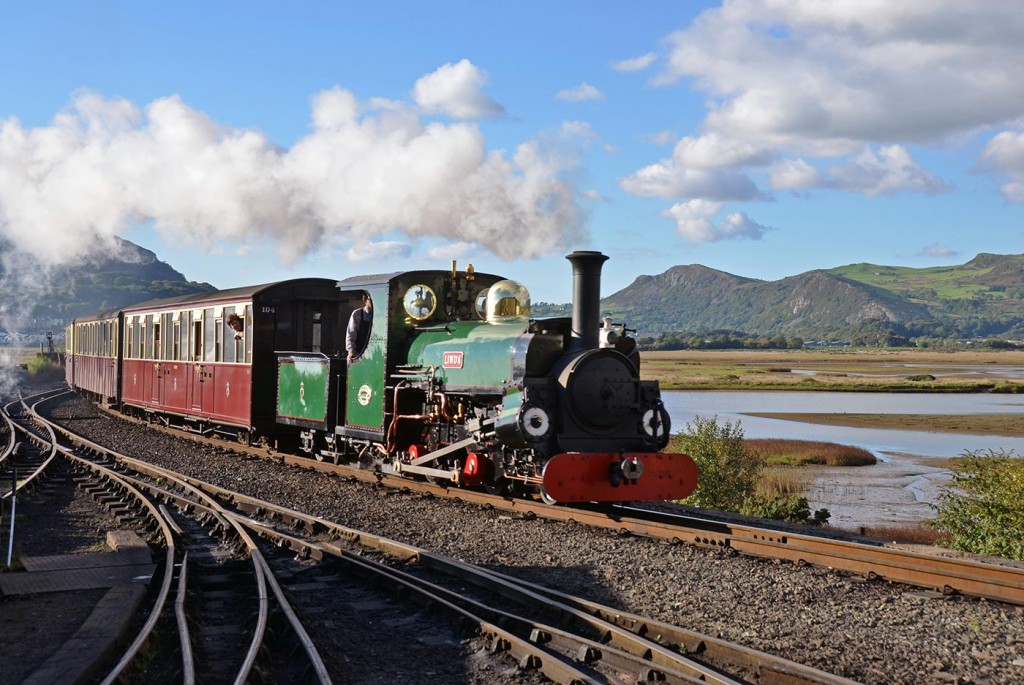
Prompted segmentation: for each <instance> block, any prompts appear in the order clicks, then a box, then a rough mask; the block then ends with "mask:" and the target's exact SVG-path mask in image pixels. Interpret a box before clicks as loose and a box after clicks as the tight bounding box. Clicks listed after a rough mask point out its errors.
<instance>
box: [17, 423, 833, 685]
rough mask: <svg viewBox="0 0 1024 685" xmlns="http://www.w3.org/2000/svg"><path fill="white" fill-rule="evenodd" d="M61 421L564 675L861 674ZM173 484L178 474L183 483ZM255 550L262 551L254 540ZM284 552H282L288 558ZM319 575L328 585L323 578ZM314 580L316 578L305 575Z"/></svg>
mask: <svg viewBox="0 0 1024 685" xmlns="http://www.w3.org/2000/svg"><path fill="white" fill-rule="evenodd" d="M37 419H38V420H39V421H43V419H42V418H41V417H37ZM58 430H61V432H63V433H64V434H65V437H66V438H67V439H69V440H71V441H73V442H74V443H75V444H76V445H77V446H78V449H79V451H85V452H89V453H92V454H93V455H95V456H94V457H93V459H96V460H100V461H102V462H104V463H108V464H109V468H112V469H116V470H117V471H120V472H131V473H133V474H137V475H132V476H131V477H130V480H131V482H132V485H133V486H134V487H137V488H140V489H145V490H147V491H149V492H150V493H151V494H152V495H158V496H159V497H161V498H162V499H164V500H167V501H172V502H174V504H175V505H176V506H177V507H179V508H195V509H197V510H200V511H202V512H204V513H205V514H206V515H208V516H210V517H212V518H214V519H215V520H216V521H217V522H218V523H219V527H220V528H227V527H229V526H230V527H234V528H236V529H240V530H247V531H251V532H253V533H257V534H259V535H260V536H261V537H262V538H264V539H267V540H269V541H271V544H272V545H273V546H274V547H275V548H278V549H280V548H284V549H288V550H290V551H291V553H292V556H294V555H296V554H297V555H298V556H300V557H302V558H310V559H314V560H316V561H318V562H323V563H328V562H329V563H330V566H329V569H336V568H343V569H344V572H345V576H346V577H352V576H360V577H365V578H369V579H372V583H373V584H374V585H376V586H378V587H386V588H389V589H390V591H391V592H393V593H394V594H395V595H396V596H401V597H403V598H404V601H411V602H413V603H415V604H417V605H419V606H421V607H429V608H430V609H431V611H443V612H445V613H446V614H447V615H449V616H451V617H452V618H453V619H454V620H456V621H458V622H460V623H462V624H464V625H468V626H470V627H471V628H472V631H473V632H475V633H477V634H478V635H480V636H483V637H484V638H485V639H486V643H487V645H488V649H489V650H490V651H492V652H497V653H504V652H507V653H509V654H511V655H512V656H513V657H514V658H515V660H516V663H517V664H518V665H519V666H520V667H521V668H527V669H536V670H537V671H539V672H541V673H543V675H544V676H546V677H547V678H549V679H551V680H553V681H554V682H559V683H609V682H611V683H619V682H632V681H635V680H637V679H640V680H664V681H667V682H680V683H687V682H716V683H735V682H788V683H850V682H852V681H849V680H847V679H844V678H840V677H837V676H833V675H830V674H828V673H825V672H822V671H819V670H816V669H813V668H810V667H807V666H803V665H800V664H797V663H794V662H791V661H788V660H785V659H782V658H779V657H775V656H772V655H769V654H765V653H763V652H757V651H755V650H751V649H748V648H745V647H742V646H740V645H736V644H732V643H729V642H727V641H725V640H721V639H717V638H713V637H711V636H707V635H702V634H699V633H695V632H692V631H686V630H683V629H681V628H678V627H675V626H671V625H668V624H665V623H662V622H657V621H653V620H650V619H646V618H644V617H641V616H635V615H631V614H626V613H623V612H620V611H617V610H614V609H612V608H609V607H606V606H601V605H599V604H595V603H592V602H588V601H586V600H583V599H580V598H576V597H572V596H570V595H566V594H562V593H558V592H554V591H552V590H548V589H546V588H544V587H541V586H538V585H535V584H531V583H527V582H525V581H523V580H520V579H516V578H512V577H509V576H504V575H501V574H499V573H496V572H494V571H489V570H485V569H482V568H479V567H475V566H471V565H469V564H465V563H462V562H458V561H456V560H453V559H450V558H447V557H444V556H441V555H437V554H432V553H430V552H427V551H426V550H423V549H419V548H417V547H414V546H411V545H407V544H403V543H399V542H395V541H393V540H389V539H386V538H383V537H380V536H375V535H370V534H367V533H364V532H361V531H357V530H354V529H351V528H346V527H343V526H340V525H337V524H334V523H331V522H328V521H324V520H322V519H319V518H315V517H312V516H308V515H306V514H303V513H301V512H297V511H294V510H290V509H287V508H284V507H279V506H276V505H274V504H272V503H270V502H266V501H262V500H258V499H256V498H252V497H248V496H245V495H242V494H240V493H237V492H233V491H230V490H227V489H224V488H220V487H217V486H214V485H211V484H208V483H203V482H200V481H198V480H194V479H189V478H184V477H182V476H180V475H179V474H175V473H173V472H170V471H168V470H166V469H163V468H160V467H157V466H154V465H151V464H146V463H145V462H142V461H139V460H137V459H132V458H130V457H127V456H125V455H120V454H116V453H113V452H111V451H110V450H108V449H107V448H105V447H103V446H101V445H98V444H96V443H93V442H91V441H88V440H85V439H84V438H80V437H78V436H74V435H71V434H69V433H68V432H66V431H64V430H63V429H59V428H58ZM125 477H127V476H125ZM169 483H174V484H175V486H174V488H173V489H170V488H169V487H168V484H169ZM179 537H180V536H179ZM247 544H248V543H247ZM250 551H251V553H252V554H253V555H254V556H256V555H257V554H258V555H259V556H260V557H261V558H262V556H263V555H262V553H258V552H257V551H256V549H255V545H253V546H252V547H250ZM269 551H270V550H268V552H269ZM371 556H377V557H380V558H379V559H374V558H371ZM282 562H283V559H282V558H280V557H279V558H278V561H277V563H282ZM332 573H333V571H332V570H328V571H326V572H322V573H321V576H322V577H330V576H331V575H332ZM317 582H318V583H320V584H321V585H324V586H327V585H328V583H327V581H325V580H323V579H322V578H320V579H318V580H317ZM308 583H309V580H308V578H307V579H305V581H304V584H306V585H308Z"/></svg>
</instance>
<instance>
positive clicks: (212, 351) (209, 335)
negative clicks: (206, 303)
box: [203, 309, 217, 362]
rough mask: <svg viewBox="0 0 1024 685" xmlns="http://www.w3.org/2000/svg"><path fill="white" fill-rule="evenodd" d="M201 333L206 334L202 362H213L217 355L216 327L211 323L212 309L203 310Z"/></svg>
mask: <svg viewBox="0 0 1024 685" xmlns="http://www.w3.org/2000/svg"><path fill="white" fill-rule="evenodd" d="M203 332H204V333H205V334H206V340H205V341H204V342H203V361H208V362H212V361H215V360H216V354H217V344H216V341H217V326H216V325H214V322H213V310H212V309H204V310H203Z"/></svg>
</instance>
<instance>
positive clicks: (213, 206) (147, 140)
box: [0, 61, 583, 266]
mask: <svg viewBox="0 0 1024 685" xmlns="http://www.w3.org/2000/svg"><path fill="white" fill-rule="evenodd" d="M431 76H432V77H433V78H429V77H424V79H421V80H420V81H419V82H418V83H417V89H416V91H415V93H414V98H415V100H416V102H417V103H422V102H429V105H430V107H429V109H428V108H424V107H422V105H421V108H419V109H418V108H417V107H416V105H413V104H402V103H396V102H393V101H387V102H385V101H372V102H371V103H369V104H364V103H361V102H359V101H358V100H357V99H356V98H355V96H354V95H353V94H352V93H350V92H348V91H346V90H343V89H341V88H334V89H331V90H327V91H324V92H321V93H319V94H318V95H316V96H315V97H314V98H313V101H312V126H311V128H312V131H311V133H309V134H308V135H307V136H306V137H304V138H302V139H301V140H299V141H298V142H297V143H295V144H294V145H293V146H292V147H291V148H290V149H281V148H279V147H276V146H275V145H274V144H272V143H271V142H270V141H269V140H268V139H267V137H266V136H265V135H263V134H262V133H260V132H259V131H256V130H242V129H236V128H230V127H227V126H223V125H220V124H218V123H216V122H214V121H212V120H211V118H210V117H208V116H207V115H206V114H204V113H203V112H200V111H197V110H195V109H192V108H190V107H188V106H187V105H186V104H185V103H183V102H182V101H181V100H180V99H179V98H178V97H177V96H171V97H166V98H162V99H159V100H156V101H154V102H152V103H150V104H149V105H147V106H146V107H145V108H144V109H143V110H140V108H139V107H137V106H136V105H135V104H133V103H131V102H129V101H127V100H124V99H110V98H104V97H102V96H100V95H97V94H95V93H92V92H82V93H79V94H78V95H76V96H75V97H74V98H73V100H72V102H71V103H70V105H69V107H68V108H67V109H66V110H65V111H63V112H61V113H59V114H58V115H57V116H56V117H55V118H54V119H53V121H52V123H51V124H50V125H48V126H45V127H39V128H34V129H33V128H26V127H24V126H23V125H22V124H21V123H20V122H19V121H18V120H17V119H15V118H8V119H7V120H0V244H5V247H8V248H12V249H13V250H14V251H16V252H19V253H22V254H24V255H28V256H29V257H31V258H32V259H34V260H35V261H37V262H39V263H40V264H42V265H44V266H47V265H49V266H52V265H57V264H62V263H67V262H70V261H72V260H76V259H80V258H82V257H84V256H88V255H89V254H90V253H94V252H95V251H96V250H97V248H100V249H109V248H110V246H111V245H112V244H113V237H114V236H115V235H117V234H118V233H119V232H121V231H123V230H124V229H126V228H127V227H129V226H131V225H132V224H133V223H135V222H140V221H152V223H153V226H154V227H155V229H156V230H157V231H159V232H160V234H161V235H162V236H163V238H164V239H165V241H168V242H172V243H176V244H180V243H198V244H201V245H210V244H214V243H221V242H224V241H228V242H230V243H232V244H239V243H241V244H245V243H251V242H252V241H255V240H261V239H267V238H269V239H271V240H272V241H273V242H274V243H276V244H277V246H278V248H279V253H280V255H281V256H282V258H284V259H285V260H288V261H291V260H295V259H297V258H298V257H300V256H302V255H304V254H306V253H308V252H309V251H311V250H313V249H315V248H317V247H318V246H320V245H322V244H330V245H332V246H333V245H340V246H346V245H347V246H349V247H352V246H354V247H355V248H356V249H354V250H351V253H352V254H360V253H361V250H360V249H359V246H360V245H365V244H367V243H371V242H373V241H374V240H375V239H380V238H382V237H383V236H388V235H391V236H393V234H394V232H395V231H399V232H401V233H404V234H405V235H407V236H408V237H409V238H411V239H416V238H425V237H435V238H444V239H448V240H450V241H452V242H468V243H475V244H478V245H481V246H483V247H485V248H487V249H489V250H491V251H492V252H493V253H494V254H496V255H497V256H499V257H501V258H504V259H511V258H517V257H533V256H537V255H539V254H543V253H546V252H549V251H551V250H554V249H557V248H562V247H564V246H565V245H566V244H568V243H570V242H571V241H574V240H576V239H578V238H580V237H581V235H582V233H583V228H582V214H581V211H580V207H579V205H578V204H577V200H578V194H577V190H576V188H575V187H574V185H573V183H572V181H571V179H570V178H569V175H570V173H571V172H572V170H573V168H574V160H573V159H571V158H567V157H562V156H560V154H559V153H558V152H557V151H555V150H553V149H549V148H548V147H547V146H544V145H542V144H541V143H540V142H539V141H537V140H531V141H527V142H524V143H522V144H521V145H519V146H518V148H516V149H515V150H514V151H513V152H512V153H511V154H508V155H506V154H505V153H504V152H501V151H488V150H487V149H486V147H485V140H484V136H483V134H482V133H481V131H480V129H479V128H478V127H477V126H476V125H474V124H473V123H471V122H467V121H456V122H442V121H436V120H426V119H424V117H423V116H422V114H423V113H426V112H438V111H441V112H457V113H458V114H459V115H460V116H466V115H468V114H473V113H480V114H486V115H488V116H493V115H495V113H496V112H498V111H499V109H497V108H498V107H499V106H498V105H496V103H495V104H494V105H493V106H492V105H490V104H488V103H491V101H490V100H489V99H485V98H482V96H481V94H480V93H479V92H477V90H476V89H477V88H478V87H479V86H480V85H481V84H482V83H483V79H482V76H481V73H480V72H479V70H477V69H476V67H474V66H473V65H472V64H470V63H468V62H465V61H463V62H460V63H459V64H457V65H454V66H453V65H446V66H445V67H442V68H441V69H439V70H438V71H437V72H435V74H434V75H431ZM460 79H461V81H460ZM441 86H443V87H441ZM445 98H448V100H447V101H446V100H445ZM481 103H482V104H481ZM484 105H486V106H484Z"/></svg>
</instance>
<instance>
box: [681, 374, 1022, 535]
mask: <svg viewBox="0 0 1024 685" xmlns="http://www.w3.org/2000/svg"><path fill="white" fill-rule="evenodd" d="M662 399H663V400H664V402H665V406H666V408H667V409H668V411H669V415H670V416H671V417H672V430H674V431H682V430H684V429H685V427H686V424H687V422H690V421H692V420H693V418H694V416H701V417H703V418H711V417H713V416H717V417H718V419H719V421H725V420H728V421H739V422H740V425H741V426H742V428H743V434H744V436H745V437H748V438H790V439H795V440H823V441H827V442H836V443H840V444H844V445H856V446H858V447H863V448H865V449H868V450H871V452H872V453H874V454H875V456H876V457H878V459H879V462H880V463H878V464H876V465H874V466H867V467H845V468H844V467H838V468H836V467H826V466H816V467H806V468H804V469H802V470H801V472H802V473H803V474H804V476H805V477H806V478H807V479H808V482H807V486H806V489H805V491H804V494H805V495H806V496H807V499H808V501H809V503H810V505H811V508H812V509H817V508H819V507H824V508H827V509H828V510H829V512H830V514H831V518H830V519H829V523H831V524H833V525H837V526H839V527H844V528H848V529H856V528H858V527H860V526H868V527H882V528H884V527H886V526H894V525H895V526H898V525H902V524H915V523H918V522H921V521H925V520H928V519H930V518H934V516H935V510H934V507H933V505H935V504H936V503H937V502H938V501H939V498H940V496H941V493H942V492H943V489H944V488H945V487H946V485H947V483H948V482H949V478H950V472H949V470H948V465H947V463H946V460H945V459H942V458H943V457H956V456H959V455H961V454H963V453H964V452H965V451H968V450H1006V451H1008V452H1009V451H1011V450H1012V453H1013V454H1015V455H1017V456H1024V396H1022V395H1000V394H893V393H846V392H842V393H840V392H799V391H793V392H730V391H666V392H663V393H662ZM747 412H772V413H781V412H812V413H837V414H842V413H844V412H845V413H858V414H863V413H868V414H961V415H970V414H1018V415H1020V416H1021V432H1020V437H1006V436H1000V435H965V434H961V433H930V432H923V431H905V430H882V429H871V428H853V427H847V426H822V425H817V424H810V423H803V422H799V421H785V420H781V419H765V418H760V417H756V416H748V415H747Z"/></svg>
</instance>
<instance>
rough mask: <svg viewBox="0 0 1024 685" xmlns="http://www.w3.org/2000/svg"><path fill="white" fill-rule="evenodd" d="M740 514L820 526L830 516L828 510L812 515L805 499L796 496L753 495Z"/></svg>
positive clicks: (744, 504)
mask: <svg viewBox="0 0 1024 685" xmlns="http://www.w3.org/2000/svg"><path fill="white" fill-rule="evenodd" d="M740 513H741V514H745V515H747V516H757V517H758V518H764V519H773V520H775V521H790V522H792V523H810V524H813V525H816V526H820V525H822V524H823V523H825V522H826V521H828V519H829V517H830V516H831V515H832V514H831V513H830V512H829V510H828V509H818V510H816V511H815V512H814V513H813V514H812V513H811V506H810V504H808V502H807V498H806V497H800V496H798V495H769V494H765V493H760V492H759V493H754V494H753V495H751V496H749V497H747V499H745V500H744V501H743V506H742V507H740Z"/></svg>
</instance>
